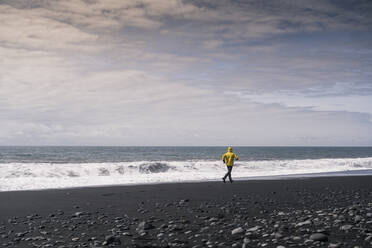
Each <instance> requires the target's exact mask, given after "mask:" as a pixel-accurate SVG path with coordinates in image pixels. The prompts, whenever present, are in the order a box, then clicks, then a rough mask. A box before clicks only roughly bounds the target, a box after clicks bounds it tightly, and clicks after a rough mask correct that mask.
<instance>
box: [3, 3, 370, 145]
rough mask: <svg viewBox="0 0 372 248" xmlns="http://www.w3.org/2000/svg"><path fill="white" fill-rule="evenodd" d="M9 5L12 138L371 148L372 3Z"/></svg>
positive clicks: (6, 46)
mask: <svg viewBox="0 0 372 248" xmlns="http://www.w3.org/2000/svg"><path fill="white" fill-rule="evenodd" d="M1 3H2V4H0V23H1V25H0V33H1V34H2V35H0V115H1V116H3V121H2V123H1V124H0V127H1V128H0V144H3V145H7V144H19V145H22V144H24V145H27V144H30V145H36V144H39V145H40V144H45V145H48V144H57V145H58V144H60V145H63V144H72V145H73V144H76V145H84V144H95V145H100V144H106V145H110V144H111V145H224V144H226V143H230V144H236V145H283V144H286V145H307V144H309V145H339V144H345V145H365V144H372V137H371V136H370V135H367V134H369V133H371V122H370V118H371V117H370V116H371V115H370V114H371V112H370V110H369V109H370V107H371V104H372V103H371V102H370V101H369V97H370V95H371V87H370V83H369V78H370V76H371V69H370V68H371V66H372V61H371V60H370V58H369V57H370V54H371V51H372V50H371V45H370V44H371V43H370V42H368V41H370V40H371V39H372V37H371V36H370V35H368V32H366V31H368V30H369V29H370V24H371V18H370V17H369V16H368V15H367V12H366V10H368V9H370V5H369V4H366V3H365V2H357V3H356V5H355V6H354V5H353V8H351V7H350V5H348V4H347V3H344V2H331V1H314V2H311V3H310V2H308V1H289V0H286V1H268V2H267V1H266V2H262V1H227V0H226V1H202V0H198V1H178V0H158V1H150V0H135V1H114V0H85V1H77V0H66V1H41V0H40V1H2V2H1Z"/></svg>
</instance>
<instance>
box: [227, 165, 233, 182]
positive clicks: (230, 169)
mask: <svg viewBox="0 0 372 248" xmlns="http://www.w3.org/2000/svg"><path fill="white" fill-rule="evenodd" d="M228 170H229V172H228V173H229V180H230V183H232V182H233V180H232V178H231V171H232V166H229V167H228Z"/></svg>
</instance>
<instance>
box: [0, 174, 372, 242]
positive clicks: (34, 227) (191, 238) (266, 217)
mask: <svg viewBox="0 0 372 248" xmlns="http://www.w3.org/2000/svg"><path fill="white" fill-rule="evenodd" d="M141 223H142V224H141ZM301 223H302V224H301ZM237 228H238V230H237V231H236V232H238V233H234V234H232V232H233V230H235V229H237ZM315 233H321V234H319V235H325V237H326V239H327V240H325V239H324V240H323V241H317V240H313V239H311V237H312V236H311V235H313V234H315ZM370 236H371V237H370ZM369 237H370V238H369ZM105 242H106V243H105ZM119 242H120V245H119ZM371 242H372V176H346V177H342V176H338V177H317V178H295V179H286V180H237V181H235V182H234V183H232V184H230V183H226V184H224V183H222V182H192V183H173V184H171V183H169V184H168V183H167V184H151V185H127V186H107V187H106V186H105V187H84V188H70V189H48V190H42V191H11V192H0V245H2V246H3V247H49V246H50V247H54V246H55V247H106V246H107V245H108V246H110V245H111V246H113V247H226V246H229V247H231V246H233V247H242V246H243V245H244V244H245V245H246V246H245V247H257V246H263V247H277V246H279V245H283V246H284V247H298V246H306V247H328V246H329V245H331V244H332V245H335V246H332V247H344V246H346V247H350V246H351V247H353V245H354V246H355V245H359V246H361V247H367V246H369V245H371ZM104 244H105V245H104ZM150 244H151V245H152V246H149V245H150ZM337 245H338V246H337Z"/></svg>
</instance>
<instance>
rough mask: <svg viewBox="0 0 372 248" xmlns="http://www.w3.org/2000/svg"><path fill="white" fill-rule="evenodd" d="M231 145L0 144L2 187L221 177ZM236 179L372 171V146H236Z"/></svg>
mask: <svg viewBox="0 0 372 248" xmlns="http://www.w3.org/2000/svg"><path fill="white" fill-rule="evenodd" d="M226 149H227V147H91V146H86V147H62V146H60V147H58V146H52V147H34V146H32V147H26V146H24V147H6V146H3V147H0V191H14V190H40V189H52V188H53V189H54V188H69V187H86V186H103V185H128V184H148V183H168V182H191V181H215V180H221V177H222V176H223V175H224V173H225V172H226V167H225V165H224V164H223V163H222V160H221V156H222V154H223V153H225V152H226ZM234 152H236V153H237V154H238V155H239V158H240V159H239V161H237V162H236V164H235V166H234V169H233V178H235V179H238V180H239V179H257V178H259V179H265V178H268V179H272V178H274V179H275V178H293V177H307V176H326V175H366V174H372V147H234Z"/></svg>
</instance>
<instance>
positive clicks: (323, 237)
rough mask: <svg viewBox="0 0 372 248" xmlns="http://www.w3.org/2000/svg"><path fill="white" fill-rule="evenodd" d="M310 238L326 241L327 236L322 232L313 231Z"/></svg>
mask: <svg viewBox="0 0 372 248" xmlns="http://www.w3.org/2000/svg"><path fill="white" fill-rule="evenodd" d="M310 239H311V240H314V241H322V242H325V241H328V236H327V235H325V234H324V233H314V234H311V236H310Z"/></svg>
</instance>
